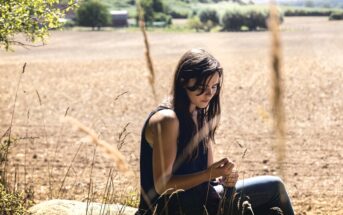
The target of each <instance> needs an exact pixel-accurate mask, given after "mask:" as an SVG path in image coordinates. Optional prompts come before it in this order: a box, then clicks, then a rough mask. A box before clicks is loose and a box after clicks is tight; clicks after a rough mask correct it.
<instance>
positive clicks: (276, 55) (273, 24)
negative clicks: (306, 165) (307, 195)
mask: <svg viewBox="0 0 343 215" xmlns="http://www.w3.org/2000/svg"><path fill="white" fill-rule="evenodd" d="M279 20H280V19H279V11H278V9H277V7H276V3H275V1H274V0H271V1H270V19H269V23H268V27H269V30H270V32H271V36H272V38H271V39H272V40H271V41H272V46H271V63H272V72H271V75H272V114H273V118H274V123H273V127H274V134H275V137H276V148H277V161H278V167H279V170H280V173H281V175H282V176H283V177H285V174H284V168H283V161H284V159H285V156H286V143H285V126H284V123H285V113H284V106H283V101H282V99H283V85H282V68H281V65H282V53H281V51H282V47H281V38H280V31H279V24H280V23H279Z"/></svg>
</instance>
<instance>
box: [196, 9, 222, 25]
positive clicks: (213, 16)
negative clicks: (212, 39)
mask: <svg viewBox="0 0 343 215" xmlns="http://www.w3.org/2000/svg"><path fill="white" fill-rule="evenodd" d="M199 18H200V21H201V22H202V23H207V22H209V21H211V22H212V23H213V25H218V24H219V16H218V13H217V11H216V10H214V9H205V10H202V11H201V12H200V14H199Z"/></svg>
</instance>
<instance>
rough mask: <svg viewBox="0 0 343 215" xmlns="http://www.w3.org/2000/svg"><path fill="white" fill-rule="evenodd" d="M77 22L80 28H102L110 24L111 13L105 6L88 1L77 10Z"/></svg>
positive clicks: (92, 0) (93, 0) (94, 0)
mask: <svg viewBox="0 0 343 215" xmlns="http://www.w3.org/2000/svg"><path fill="white" fill-rule="evenodd" d="M76 14H77V21H78V24H79V25H80V26H86V27H92V28H93V30H94V28H95V27H97V28H98V30H100V28H101V27H103V26H107V25H109V24H110V18H111V16H110V13H109V11H108V8H107V6H106V5H105V4H103V3H101V2H100V1H96V0H87V1H84V2H83V3H82V4H80V7H79V8H78V10H77V13H76Z"/></svg>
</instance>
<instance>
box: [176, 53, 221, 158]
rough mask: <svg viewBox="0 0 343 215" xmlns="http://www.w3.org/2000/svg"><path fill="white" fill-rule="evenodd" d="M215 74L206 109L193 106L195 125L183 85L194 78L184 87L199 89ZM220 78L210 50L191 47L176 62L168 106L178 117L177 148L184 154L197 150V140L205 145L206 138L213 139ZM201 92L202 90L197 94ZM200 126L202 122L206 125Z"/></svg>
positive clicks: (216, 119)
mask: <svg viewBox="0 0 343 215" xmlns="http://www.w3.org/2000/svg"><path fill="white" fill-rule="evenodd" d="M216 73H218V74H219V76H220V80H221V81H220V83H219V86H218V88H217V91H216V93H215V95H214V96H213V98H212V99H211V101H210V103H209V105H208V106H207V107H206V108H203V109H201V108H196V110H197V124H198V128H197V127H196V125H195V123H194V121H193V120H192V116H191V113H190V112H189V107H190V100H189V98H188V95H187V92H186V89H185V86H186V84H187V83H188V81H189V80H190V79H195V80H196V82H195V84H194V86H192V87H190V88H188V89H189V90H191V91H195V90H197V89H199V87H201V86H204V85H206V81H207V80H208V79H209V78H211V77H212V76H213V75H214V74H216ZM222 81H223V69H222V67H221V66H220V63H219V62H218V60H216V59H215V58H214V57H213V56H212V55H211V54H210V53H208V52H207V51H205V50H203V49H191V50H189V51H187V52H186V53H185V54H184V55H183V56H182V57H181V59H180V61H179V63H178V65H177V68H176V71H175V76H174V83H173V88H172V92H171V94H172V101H171V105H172V106H173V109H174V111H175V113H176V115H177V117H178V119H179V125H180V130H179V143H178V144H179V145H178V147H180V150H181V151H185V152H186V153H187V155H186V156H187V157H189V155H190V154H192V153H190V152H194V148H196V149H198V147H196V146H197V144H199V142H200V141H202V140H204V141H203V143H204V144H205V145H206V146H207V143H208V141H209V140H210V139H211V140H212V141H213V142H214V134H215V131H216V129H217V126H218V122H219V116H220V112H221V110H220V91H221V87H222ZM203 92H204V90H203V91H202V92H201V93H200V94H202V93H203ZM204 125H206V127H205V126H204ZM207 128H208V129H207ZM201 130H202V131H205V134H203V133H204V132H199V131H201ZM199 133H200V135H199ZM194 137H199V138H194ZM194 139H195V140H194ZM206 148H207V147H206ZM189 150H190V151H189ZM178 151H179V150H178ZM195 151H196V154H197V152H198V150H195Z"/></svg>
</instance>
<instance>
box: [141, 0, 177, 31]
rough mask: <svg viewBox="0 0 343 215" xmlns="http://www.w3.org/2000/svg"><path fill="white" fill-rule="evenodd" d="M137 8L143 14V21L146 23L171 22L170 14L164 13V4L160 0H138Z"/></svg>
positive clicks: (168, 23)
mask: <svg viewBox="0 0 343 215" xmlns="http://www.w3.org/2000/svg"><path fill="white" fill-rule="evenodd" d="M139 8H140V9H141V10H142V11H141V12H142V13H143V14H144V21H145V22H146V23H147V24H148V25H152V24H153V22H163V23H165V24H166V25H170V24H171V23H172V18H171V16H170V15H168V14H166V13H165V12H166V6H165V5H164V3H163V2H162V0H140V1H139Z"/></svg>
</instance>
